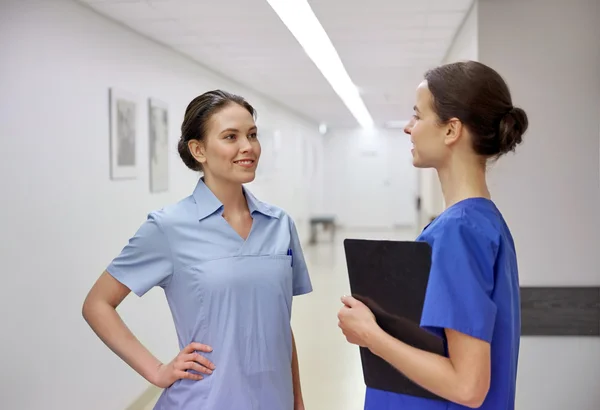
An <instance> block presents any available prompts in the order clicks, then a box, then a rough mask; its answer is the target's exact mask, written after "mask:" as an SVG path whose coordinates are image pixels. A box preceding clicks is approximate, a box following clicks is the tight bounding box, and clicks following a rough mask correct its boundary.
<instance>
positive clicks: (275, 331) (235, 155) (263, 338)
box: [83, 91, 312, 410]
mask: <svg viewBox="0 0 600 410" xmlns="http://www.w3.org/2000/svg"><path fill="white" fill-rule="evenodd" d="M254 117H255V111H254V109H253V108H252V106H250V104H248V103H247V102H246V101H245V100H243V99H242V98H241V97H239V96H235V95H231V94H228V93H225V92H222V91H213V92H208V93H206V94H203V95H201V96H199V97H197V98H195V99H194V100H193V101H191V103H190V104H189V106H188V107H187V110H186V113H185V118H184V121H183V124H182V136H181V139H180V142H179V153H180V156H181V158H182V159H183V161H184V163H185V164H186V165H187V166H188V167H189V168H191V169H192V170H196V171H202V173H203V177H201V178H200V179H199V181H198V183H197V186H196V188H195V190H194V191H193V194H192V195H190V196H188V197H187V198H184V199H183V200H181V201H180V202H178V203H176V204H173V205H170V206H167V207H165V208H164V209H161V210H157V211H155V212H151V213H150V214H149V216H148V218H147V220H146V221H145V222H144V223H143V224H142V226H141V227H140V228H139V230H138V231H137V233H136V234H135V235H134V236H133V237H132V238H131V239H130V240H129V243H128V244H127V246H125V248H124V249H123V250H122V252H121V254H120V255H118V256H117V257H116V258H115V259H114V260H113V261H112V262H111V263H110V264H109V266H108V267H107V269H106V272H104V273H103V274H102V275H101V277H100V278H99V280H98V281H97V283H96V284H95V285H94V287H93V288H92V289H91V291H90V292H89V295H88V297H87V298H86V301H85V303H84V306H83V314H84V317H85V319H86V320H87V321H88V323H89V324H90V326H91V327H92V329H93V330H94V331H95V332H96V333H97V334H98V336H99V337H100V338H101V339H102V341H104V343H106V345H107V346H108V347H109V348H110V349H112V350H113V351H114V352H115V353H116V354H117V355H119V356H120V357H121V358H122V359H123V360H124V361H125V362H127V363H128V364H129V365H130V366H131V367H132V368H133V369H134V370H136V371H137V372H138V373H139V374H140V375H141V376H143V377H144V378H146V379H147V380H148V381H149V382H150V383H153V384H154V385H156V386H158V387H161V388H164V391H163V393H162V395H161V397H160V399H159V400H158V403H157V405H156V407H155V409H157V410H176V409H177V410H179V409H181V410H183V409H195V410H222V409H236V410H251V409H252V410H286V409H288V410H302V409H304V405H303V401H302V394H301V389H300V380H299V372H298V360H297V354H296V349H295V343H294V338H293V333H292V329H291V326H290V318H291V310H292V297H293V296H295V295H301V294H305V293H308V292H311V290H312V286H311V281H310V278H309V275H308V271H307V267H306V264H305V261H304V257H303V254H302V249H301V246H300V242H299V240H298V234H297V232H296V227H295V225H294V221H293V220H292V219H291V218H290V217H289V216H288V215H287V214H286V213H285V212H284V211H282V210H281V209H279V208H277V207H274V206H272V205H268V204H266V203H263V202H261V201H259V200H258V199H256V198H255V197H254V196H253V195H252V193H250V192H249V191H248V189H247V188H246V187H244V186H243V185H242V184H244V183H248V182H250V181H252V180H253V179H254V176H255V171H256V167H257V165H258V161H259V158H260V152H261V150H260V143H259V141H258V138H257V128H256V125H255V122H254ZM154 286H160V287H161V288H163V289H164V292H165V295H166V298H167V301H168V303H169V306H170V309H171V312H172V316H173V319H174V321H175V327H176V331H177V336H178V339H179V348H180V350H181V351H180V353H179V354H178V355H177V357H175V358H174V359H173V360H172V361H171V362H170V363H161V362H160V361H158V360H157V359H156V358H155V357H154V356H153V355H152V354H151V353H150V352H148V351H147V350H146V349H145V348H144V346H142V345H141V344H140V342H139V341H138V340H137V339H136V338H135V337H134V336H133V335H132V334H131V332H130V331H129V330H128V329H127V327H126V326H125V325H124V324H123V322H122V321H121V319H120V318H119V316H118V315H117V313H116V310H115V309H116V307H117V306H118V305H119V304H120V303H121V301H122V300H123V299H124V298H125V297H126V296H127V295H128V294H129V293H130V292H131V291H132V292H134V293H135V294H136V295H138V296H142V295H144V294H145V293H146V292H148V290H150V289H151V288H153V287H154ZM157 331H159V332H160V330H159V329H157Z"/></svg>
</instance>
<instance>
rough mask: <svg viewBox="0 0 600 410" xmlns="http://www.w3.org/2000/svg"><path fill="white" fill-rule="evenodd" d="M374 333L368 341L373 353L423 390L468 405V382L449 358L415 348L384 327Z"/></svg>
mask: <svg viewBox="0 0 600 410" xmlns="http://www.w3.org/2000/svg"><path fill="white" fill-rule="evenodd" d="M373 336H374V337H373V338H372V342H371V343H369V349H370V350H371V352H372V353H373V354H375V355H377V356H379V357H381V358H382V359H383V360H385V361H386V362H388V363H390V364H391V365H392V366H394V367H395V368H396V369H398V370H399V371H400V372H401V373H403V374H404V375H405V376H406V377H408V378H409V379H410V380H412V381H413V382H414V383H416V384H418V385H420V386H421V387H423V388H424V389H426V390H428V391H430V392H432V393H434V394H436V395H438V396H440V397H442V398H444V399H446V400H449V401H452V402H454V403H459V404H463V405H469V399H468V398H467V397H466V396H467V394H466V393H465V391H466V389H465V385H464V383H462V382H461V380H460V377H459V375H458V373H457V372H456V370H455V368H454V366H453V364H452V362H451V361H450V359H449V358H447V357H442V356H439V355H436V354H433V353H430V352H427V351H424V350H420V349H417V348H414V347H412V346H410V345H407V344H406V343H403V342H401V341H399V340H397V339H395V338H394V337H392V336H390V335H389V334H387V333H385V332H384V331H383V330H380V331H378V332H377V333H376V334H374V335H373ZM467 391H468V390H467Z"/></svg>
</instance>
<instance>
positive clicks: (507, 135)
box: [498, 107, 529, 154]
mask: <svg viewBox="0 0 600 410" xmlns="http://www.w3.org/2000/svg"><path fill="white" fill-rule="evenodd" d="M528 126H529V121H528V119H527V114H526V113H525V111H523V110H522V109H521V108H519V107H513V108H512V109H511V110H510V111H509V112H507V113H506V114H505V115H504V117H502V119H501V120H500V126H499V128H498V137H499V140H500V141H499V143H500V147H499V148H500V154H506V153H507V152H510V151H514V150H515V148H516V147H517V145H519V144H520V143H521V142H523V134H524V133H525V131H527V127H528Z"/></svg>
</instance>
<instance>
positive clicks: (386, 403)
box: [338, 61, 528, 410]
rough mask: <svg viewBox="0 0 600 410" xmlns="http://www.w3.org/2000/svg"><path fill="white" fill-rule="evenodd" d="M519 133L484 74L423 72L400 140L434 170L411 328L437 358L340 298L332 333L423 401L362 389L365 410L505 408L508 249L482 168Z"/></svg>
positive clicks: (508, 399)
mask: <svg viewBox="0 0 600 410" xmlns="http://www.w3.org/2000/svg"><path fill="white" fill-rule="evenodd" d="M527 127H528V120H527V115H526V113H525V112H524V111H523V110H522V109H520V108H516V107H514V106H513V103H512V100H511V95H510V92H509V89H508V87H507V85H506V84H505V82H504V81H503V79H502V78H501V77H500V76H499V75H498V73H496V71H494V70H493V69H491V68H489V67H487V66H485V65H483V64H481V63H478V62H473V61H469V62H459V63H454V64H448V65H443V66H441V67H437V68H435V69H433V70H430V71H429V72H427V73H426V75H425V80H424V81H423V82H422V83H421V84H420V85H419V87H418V88H417V93H416V104H415V115H414V117H413V118H412V120H411V121H410V122H409V124H408V125H407V126H406V129H405V132H406V133H407V134H409V135H410V136H411V141H412V142H413V151H412V152H413V163H414V165H415V166H416V167H419V168H435V169H436V170H437V172H438V176H439V179H440V183H441V187H442V191H443V193H444V199H445V203H446V209H445V210H444V212H443V213H442V214H441V215H439V216H438V217H437V218H436V219H435V220H434V221H433V222H432V223H430V224H429V225H428V226H427V227H426V228H425V229H424V230H423V232H422V233H421V235H420V236H419V238H418V240H419V241H426V242H428V243H429V244H430V245H431V247H432V266H431V271H430V279H429V284H428V288H427V293H426V297H425V304H424V308H423V313H422V317H421V326H422V327H423V328H425V329H428V330H429V331H431V332H433V333H435V334H437V335H438V336H440V337H441V338H443V340H444V342H445V346H446V355H445V356H438V355H435V354H432V353H429V352H425V351H422V350H419V349H416V348H413V347H411V346H409V345H407V344H405V343H403V342H401V341H399V340H396V339H395V338H393V337H391V336H390V335H388V334H386V333H385V332H384V331H382V330H381V329H380V328H379V327H378V326H377V323H376V321H375V318H374V316H373V314H372V313H371V312H370V311H369V309H368V308H367V307H366V306H365V305H364V304H362V303H361V302H359V301H357V300H356V299H354V298H352V297H343V298H342V300H343V303H344V306H342V308H341V310H340V312H339V315H338V316H339V320H340V327H341V329H342V330H343V333H344V334H345V335H346V337H347V339H348V341H349V342H351V343H354V344H358V345H361V346H364V347H367V348H368V349H370V351H372V352H373V353H374V354H376V355H378V356H379V357H381V358H383V359H384V360H385V361H387V362H388V363H390V364H391V365H393V366H394V367H395V368H396V369H398V370H399V371H400V372H402V373H403V374H404V375H406V376H407V377H408V378H409V379H411V380H412V381H413V382H415V383H416V384H418V385H420V386H421V387H423V388H425V389H427V390H429V391H430V392H432V393H434V394H436V395H437V396H439V397H440V398H441V400H433V399H426V398H418V397H413V396H408V395H401V394H396V393H392V392H385V391H380V390H376V389H371V388H368V389H367V394H366V400H365V409H368V410H396V409H398V410H413V409H414V410H416V409H418V410H442V409H443V410H458V409H464V408H480V409H485V410H513V409H514V407H515V385H516V377H517V362H518V356H519V339H520V328H521V323H520V299H519V276H518V269H517V258H516V252H515V245H514V242H513V239H512V236H511V233H510V230H509V228H508V226H507V225H506V222H505V220H504V218H503V217H502V214H501V213H500V211H499V210H498V208H497V207H496V205H495V204H494V202H493V201H492V200H491V196H490V193H489V191H488V188H487V184H486V163H487V161H488V160H489V159H497V158H498V157H500V156H501V155H503V154H505V153H507V152H509V151H513V150H514V149H515V147H516V146H517V144H519V143H520V142H521V140H522V135H523V134H524V133H525V131H526V130H527Z"/></svg>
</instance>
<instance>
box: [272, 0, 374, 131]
mask: <svg viewBox="0 0 600 410" xmlns="http://www.w3.org/2000/svg"><path fill="white" fill-rule="evenodd" d="M267 3H269V5H270V6H271V8H273V10H274V11H275V13H277V15H278V16H279V18H280V19H281V21H282V22H283V24H285V25H286V27H287V28H288V30H290V32H291V33H292V34H293V35H294V37H296V40H298V42H299V43H300V45H301V46H302V48H304V51H305V52H306V54H308V56H309V57H310V58H311V60H312V61H313V62H314V63H315V65H316V66H317V68H318V69H319V70H320V71H321V73H323V76H324V77H325V79H326V80H327V81H328V82H329V84H331V86H332V87H333V89H334V91H335V92H336V93H337V94H338V95H339V96H340V98H341V99H342V101H343V102H344V104H346V107H348V109H349V110H350V112H351V113H352V115H353V116H354V118H356V121H358V123H359V124H360V125H361V126H362V127H364V128H372V127H373V118H371V114H369V111H368V110H367V107H366V106H365V104H364V102H363V100H362V99H361V98H360V95H359V93H358V89H357V88H356V86H355V85H354V83H353V82H352V80H351V79H350V76H349V75H348V73H347V72H346V69H345V68H344V65H343V64H342V61H341V60H340V57H339V55H338V53H337V51H336V50H335V47H334V46H333V44H332V43H331V40H330V39H329V37H328V36H327V33H326V32H325V30H324V29H323V26H321V23H320V22H319V20H318V19H317V17H316V16H315V14H314V13H313V11H312V9H311V7H310V5H309V4H308V2H307V1H306V0H267Z"/></svg>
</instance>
